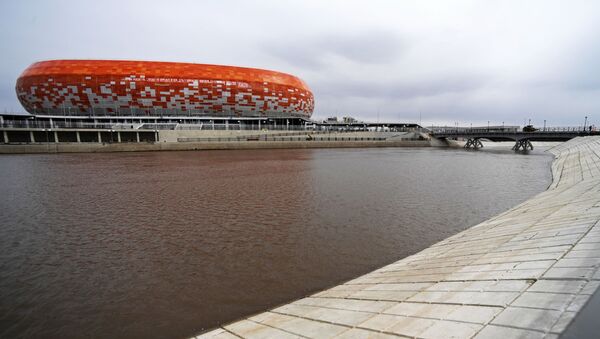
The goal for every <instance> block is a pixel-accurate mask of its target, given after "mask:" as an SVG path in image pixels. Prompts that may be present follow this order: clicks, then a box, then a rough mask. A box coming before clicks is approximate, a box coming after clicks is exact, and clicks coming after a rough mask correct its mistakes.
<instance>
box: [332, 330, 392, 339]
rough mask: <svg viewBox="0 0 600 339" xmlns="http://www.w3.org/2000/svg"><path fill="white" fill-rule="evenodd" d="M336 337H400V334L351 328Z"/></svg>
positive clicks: (348, 338)
mask: <svg viewBox="0 0 600 339" xmlns="http://www.w3.org/2000/svg"><path fill="white" fill-rule="evenodd" d="M335 338H336V339H398V336H395V335H390V334H385V333H379V332H373V331H369V330H363V329H360V328H351V329H349V330H348V331H346V332H344V333H342V334H340V335H338V336H337V337H335Z"/></svg>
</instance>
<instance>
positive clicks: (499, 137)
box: [430, 126, 600, 151]
mask: <svg viewBox="0 0 600 339" xmlns="http://www.w3.org/2000/svg"><path fill="white" fill-rule="evenodd" d="M430 135H431V136H432V137H434V138H437V139H441V140H447V139H453V140H457V139H459V138H460V139H466V140H467V142H466V144H465V146H464V147H465V148H480V147H483V144H482V143H481V139H485V140H489V141H495V142H497V141H514V142H515V145H514V146H513V148H512V149H513V150H515V151H520V150H523V151H526V150H528V149H531V150H533V145H532V144H531V142H532V141H567V140H570V139H573V138H575V137H579V136H589V135H600V132H598V131H592V130H590V129H586V128H584V127H550V128H541V129H536V130H535V131H523V129H521V128H520V127H519V126H506V127H504V126H502V127H473V128H470V127H464V128H463V127H432V128H431V129H430Z"/></svg>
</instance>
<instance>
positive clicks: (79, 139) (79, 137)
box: [75, 131, 81, 142]
mask: <svg viewBox="0 0 600 339" xmlns="http://www.w3.org/2000/svg"><path fill="white" fill-rule="evenodd" d="M75 135H76V136H77V142H81V136H80V135H79V131H75Z"/></svg>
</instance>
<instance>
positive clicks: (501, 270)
mask: <svg viewBox="0 0 600 339" xmlns="http://www.w3.org/2000/svg"><path fill="white" fill-rule="evenodd" d="M599 151H600V137H580V138H576V139H573V140H571V141H568V142H566V143H563V144H560V145H558V146H555V147H553V148H551V149H549V150H548V152H550V153H552V154H554V160H553V161H552V165H551V172H552V182H551V184H550V185H549V187H548V188H547V190H546V191H544V192H542V193H539V194H537V195H536V196H534V197H533V198H530V199H528V200H527V201H525V202H523V203H521V204H519V205H517V206H515V207H513V208H511V209H509V210H508V211H505V212H503V213H500V214H499V215H497V216H494V217H492V218H490V219H488V220H486V221H484V222H482V223H480V224H478V225H475V226H472V227H470V228H468V229H466V230H465V231H462V232H460V233H458V234H456V235H453V236H451V237H449V238H447V239H445V240H442V241H441V242H438V243H436V244H434V245H432V246H430V247H428V248H426V249H425V250H423V251H421V252H418V253H416V254H414V255H411V256H409V257H406V258H404V259H401V260H399V261H397V262H394V263H391V264H389V265H387V266H384V267H383V268H380V269H377V270H375V271H373V272H371V273H367V274H365V275H363V276H360V277H358V278H355V279H353V280H350V281H348V282H346V283H343V284H340V285H338V286H335V287H333V288H330V289H327V290H324V291H321V292H318V293H315V294H313V295H311V296H308V297H305V298H302V299H299V300H295V301H292V302H290V303H288V304H285V305H282V306H279V307H275V308H273V309H271V310H269V311H266V312H263V313H259V314H255V315H252V316H248V317H246V318H245V319H240V320H237V321H234V322H232V323H228V324H224V325H222V326H221V327H219V328H217V329H213V330H210V331H208V332H204V333H203V334H201V335H200V336H198V337H200V338H229V337H234V336H235V337H249V338H252V337H256V336H269V335H272V336H286V335H287V336H289V335H301V336H307V337H313V336H315V335H318V336H321V335H324V334H327V336H331V337H333V336H338V335H339V336H346V337H351V336H358V337H367V336H369V335H383V336H385V334H386V333H388V334H393V335H404V336H418V337H435V336H440V335H443V336H456V337H464V338H471V337H477V338H490V337H499V336H500V337H502V336H505V337H506V336H510V337H514V336H527V337H540V338H541V337H543V336H546V335H551V336H558V335H560V334H561V333H562V332H563V331H564V330H565V329H566V328H567V326H568V325H569V324H570V323H571V321H572V320H573V319H574V318H575V317H576V316H577V313H578V312H579V311H580V310H581V309H582V308H583V306H584V305H585V303H586V302H587V300H588V299H589V298H590V297H591V295H593V293H595V292H596V290H597V289H598V287H599V286H600V270H598V264H597V263H596V262H600V208H598V207H597V206H600V190H599V189H598V188H597V187H600V156H599V155H598V154H599ZM594 207H596V209H594ZM565 286H566V287H565Z"/></svg>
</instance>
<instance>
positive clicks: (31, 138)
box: [29, 131, 35, 143]
mask: <svg viewBox="0 0 600 339" xmlns="http://www.w3.org/2000/svg"><path fill="white" fill-rule="evenodd" d="M29 141H30V142H31V143H34V142H35V137H34V136H33V131H29Z"/></svg>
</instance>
